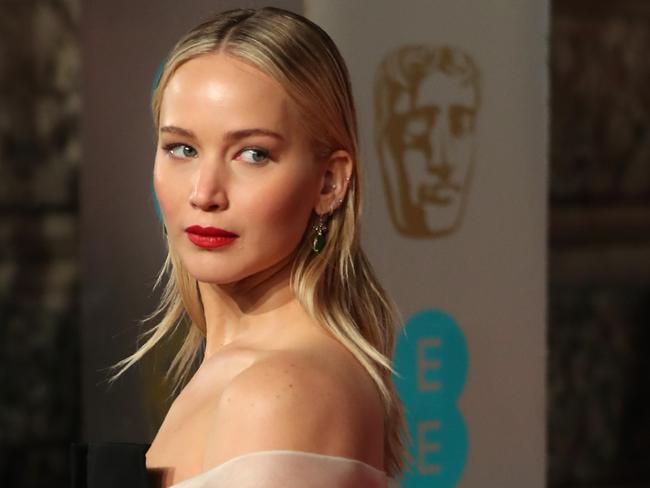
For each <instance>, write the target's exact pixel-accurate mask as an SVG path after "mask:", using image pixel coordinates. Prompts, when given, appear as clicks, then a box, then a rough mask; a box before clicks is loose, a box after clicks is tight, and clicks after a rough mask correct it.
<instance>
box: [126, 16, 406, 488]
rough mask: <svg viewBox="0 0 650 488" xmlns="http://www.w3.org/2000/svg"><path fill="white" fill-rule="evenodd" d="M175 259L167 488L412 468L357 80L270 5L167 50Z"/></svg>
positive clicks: (158, 458)
mask: <svg viewBox="0 0 650 488" xmlns="http://www.w3.org/2000/svg"><path fill="white" fill-rule="evenodd" d="M153 118H154V123H155V126H156V130H157V138H158V144H157V152H156V158H155V166H154V186H155V191H156V195H157V198H158V200H159V203H160V208H161V211H162V215H163V219H164V224H165V233H166V239H167V244H168V249H169V254H168V259H167V261H166V264H165V267H164V269H163V272H162V273H161V278H162V276H163V275H164V274H166V273H167V272H168V273H169V281H168V283H167V286H166V289H165V293H164V295H163V300H162V303H161V306H160V308H159V310H158V316H159V317H161V318H160V320H159V322H158V323H157V325H156V326H155V327H154V328H153V329H152V331H151V335H150V337H149V338H148V339H147V341H146V342H145V343H144V344H143V345H142V347H141V348H140V349H139V350H138V351H137V352H136V353H135V354H133V355H132V356H131V357H129V358H127V359H125V360H123V361H122V362H121V363H119V364H118V367H119V368H121V369H120V370H119V372H118V374H117V375H116V377H117V376H119V375H120V374H121V373H122V372H123V371H124V370H125V369H127V368H128V367H130V366H131V365H133V364H134V363H135V362H136V361H138V360H139V359H140V358H141V357H142V356H143V355H144V354H145V353H147V352H148V351H149V350H150V349H151V348H152V347H153V346H154V345H155V344H156V343H157V342H158V341H160V340H161V339H162V338H163V337H164V336H165V335H166V334H167V333H169V332H171V331H172V330H174V329H175V328H177V327H179V326H180V327H186V339H185V341H184V343H183V346H182V348H181V349H180V351H179V352H178V355H177V356H176V358H175V360H174V361H173V363H172V366H171V369H172V372H173V375H174V376H175V379H176V381H177V382H179V383H181V384H182V383H184V379H185V378H187V377H189V376H190V372H191V369H192V364H193V362H194V359H196V358H198V360H199V361H200V365H199V366H198V369H196V371H195V372H194V373H193V374H192V375H191V379H190V380H189V381H188V382H187V384H185V386H184V387H183V389H182V391H181V392H180V394H179V395H178V397H177V398H176V399H175V401H174V403H173V405H172V406H171V408H170V410H169V412H168V414H167V416H166V418H165V419H164V421H163V423H162V425H161V427H160V430H159V431H158V434H157V435H156V437H155V439H154V441H153V443H152V444H151V447H150V448H149V450H148V451H147V453H146V465H147V468H148V469H149V470H151V471H155V472H158V473H160V475H161V476H160V477H161V485H162V486H165V487H168V486H172V485H173V486H174V487H179V488H180V487H182V488H191V487H199V486H201V487H203V486H206V487H217V486H219V487H221V486H237V487H249V486H250V487H252V486H272V487H292V486H295V487H298V486H300V487H302V486H319V487H320V486H323V487H324V486H327V487H331V486H340V487H352V486H355V487H356V486H386V482H387V477H394V476H396V475H398V474H399V473H400V472H401V470H402V468H403V460H402V459H403V456H404V446H403V443H402V439H401V434H402V433H403V417H402V408H401V404H400V401H399V397H398V396H397V393H396V391H395V389H394V386H393V384H392V381H391V365H390V359H391V355H392V351H393V345H394V338H395V332H396V329H395V327H396V313H395V309H394V306H393V305H392V303H391V301H390V300H389V298H388V297H387V295H386V293H385V292H384V291H383V289H382V288H381V286H380V285H379V283H378V282H377V280H376V278H375V276H374V274H373V272H372V269H371V267H370V265H369V264H368V262H367V260H366V257H365V255H364V253H363V251H362V250H361V248H360V243H359V227H358V218H359V214H360V207H361V193H360V190H361V189H360V173H359V164H358V160H357V157H358V154H357V153H358V145H357V134H356V121H355V112H354V106H353V100H352V94H351V89H350V83H349V78H348V73H347V69H346V67H345V64H344V62H343V60H342V58H341V56H340V54H339V52H338V50H337V48H336V46H335V45H334V43H333V42H332V40H331V39H330V38H329V37H328V36H327V34H326V33H325V32H324V31H323V30H322V29H320V28H319V27H318V26H316V25H315V24H313V23H312V22H310V21H309V20H307V19H305V18H303V17H301V16H299V15H297V14H294V13H291V12H287V11H284V10H280V9H277V8H264V9H260V10H232V11H228V12H223V13H221V14H219V15H217V16H216V17H214V18H213V19H211V20H209V21H208V22H205V23H203V24H201V25H199V26H198V27H196V28H195V29H193V30H192V31H191V32H189V33H188V34H187V35H186V36H185V37H183V38H182V39H181V40H180V41H179V42H178V44H177V45H176V46H175V48H174V49H173V50H172V52H171V54H170V56H169V58H168V60H167V62H166V64H165V66H164V69H163V72H162V74H161V77H160V80H159V83H158V86H157V88H156V89H155V91H154V95H153Z"/></svg>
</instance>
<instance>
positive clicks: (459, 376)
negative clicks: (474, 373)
mask: <svg viewBox="0 0 650 488" xmlns="http://www.w3.org/2000/svg"><path fill="white" fill-rule="evenodd" d="M394 367H395V370H396V372H397V373H398V375H396V376H394V381H395V384H396V387H397V390H398V392H399V394H400V397H401V399H402V402H403V403H404V408H405V418H406V422H407V426H408V430H409V434H410V437H411V439H412V444H411V445H410V446H409V453H410V455H411V458H412V459H413V463H410V465H409V470H408V471H406V472H405V473H404V475H403V476H402V478H401V479H400V480H399V481H400V484H401V486H402V487H403V488H415V487H435V488H451V487H453V486H455V485H456V484H457V483H458V481H459V480H460V477H461V475H462V472H463V469H464V467H465V464H466V460H467V453H468V433H467V427H466V424H465V419H464V418H463V416H462V414H461V412H460V410H459V409H458V407H457V404H456V402H457V400H458V398H459V397H460V395H461V393H462V391H463V388H464V386H465V381H466V379H467V371H468V353H467V344H466V341H465V337H464V335H463V332H462V330H461V329H460V327H459V326H458V324H457V323H456V321H455V320H454V319H453V318H452V317H451V316H450V315H448V314H446V313H445V312H443V311H441V310H433V309H429V310H423V311H420V312H418V313H416V314H415V315H413V316H412V317H411V318H410V319H409V320H408V321H407V322H406V325H405V326H404V329H403V330H402V332H401V333H400V335H399V336H398V338H397V344H396V347H395V359H394Z"/></svg>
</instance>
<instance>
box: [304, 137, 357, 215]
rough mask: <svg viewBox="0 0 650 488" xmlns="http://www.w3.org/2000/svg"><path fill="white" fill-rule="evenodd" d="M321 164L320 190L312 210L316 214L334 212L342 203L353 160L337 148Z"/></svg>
mask: <svg viewBox="0 0 650 488" xmlns="http://www.w3.org/2000/svg"><path fill="white" fill-rule="evenodd" d="M323 164H324V165H325V167H324V171H323V175H322V177H321V186H320V188H321V191H320V194H319V195H318V197H317V198H316V204H315V205H314V212H316V213H317V214H318V215H324V214H327V213H331V212H334V210H336V209H337V208H338V207H339V206H340V205H341V203H343V200H344V199H345V194H346V193H347V190H348V184H349V183H350V178H351V177H352V165H353V164H354V162H353V160H352V156H350V153H348V152H347V151H345V150H343V149H339V150H337V151H334V152H333V153H332V154H331V155H330V156H329V158H328V159H327V161H325V162H324V163H323Z"/></svg>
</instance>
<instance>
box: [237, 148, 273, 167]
mask: <svg viewBox="0 0 650 488" xmlns="http://www.w3.org/2000/svg"><path fill="white" fill-rule="evenodd" d="M240 154H241V155H246V156H244V161H246V162H247V163H252V164H260V163H264V162H266V160H267V159H268V158H269V152H268V151H266V150H264V149H259V148H256V147H249V148H247V149H244V150H243V151H242V152H241V153H240Z"/></svg>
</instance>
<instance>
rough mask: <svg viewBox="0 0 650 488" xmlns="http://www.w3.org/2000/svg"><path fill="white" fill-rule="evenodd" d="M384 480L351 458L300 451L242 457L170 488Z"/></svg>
mask: <svg viewBox="0 0 650 488" xmlns="http://www.w3.org/2000/svg"><path fill="white" fill-rule="evenodd" d="M387 486H388V478H387V476H386V474H385V473H384V472H383V471H380V470H378V469H376V468H374V467H372V466H370V465H369V464H366V463H363V462H361V461H357V460H355V459H350V458H345V457H338V456H327V455H324V454H316V453H311V452H302V451H261V452H252V453H249V454H243V455H241V456H237V457H235V458H233V459H230V460H228V461H226V462H225V463H223V464H220V465H219V466H216V467H215V468H212V469H210V470H208V471H206V472H205V473H202V474H200V475H198V476H195V477H193V478H190V479H187V480H185V481H182V482H180V483H177V484H175V485H173V486H172V487H171V488H234V487H237V488H359V487H363V488H387Z"/></svg>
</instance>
